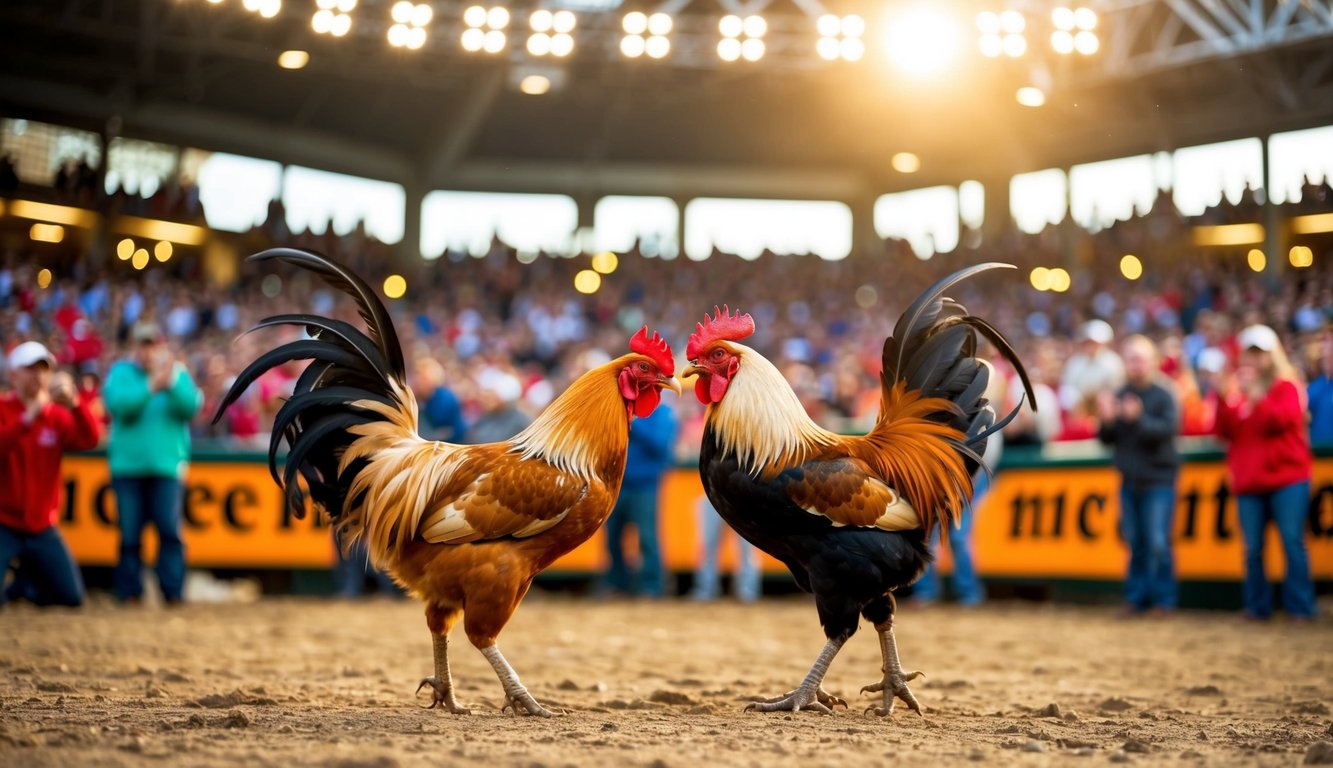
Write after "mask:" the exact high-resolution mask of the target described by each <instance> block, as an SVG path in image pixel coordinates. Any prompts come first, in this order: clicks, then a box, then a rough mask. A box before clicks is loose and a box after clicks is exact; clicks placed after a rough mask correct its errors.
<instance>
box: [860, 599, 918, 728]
mask: <svg viewBox="0 0 1333 768" xmlns="http://www.w3.org/2000/svg"><path fill="white" fill-rule="evenodd" d="M875 631H877V632H879V650H880V653H881V654H882V655H883V656H884V666H883V671H884V679H883V680H881V681H880V682H878V683H873V684H871V685H867V686H866V687H864V688H862V689H861V693H881V692H882V693H883V694H884V706H882V707H873V706H872V707H869V708H867V709H866V712H867V713H869V712H874V713H875V714H876V715H879V716H880V717H885V716H887V715H891V714H893V705H894V703H895V699H902V700H903V703H904V704H906V705H907V706H908V707H910V708H911V709H912V711H914V712H916V713H917V714H918V715H919V714H921V705H920V704H919V703H917V700H916V696H913V695H912V689H911V688H908V687H907V682H908V681H909V680H915V679H917V678H918V677H925V675H923V674H922V673H920V672H903V667H902V664H901V663H900V662H899V661H898V643H897V641H896V640H894V637H893V614H889V617H888V618H887V619H886V620H885V621H883V622H882V623H879V624H876V625H875Z"/></svg>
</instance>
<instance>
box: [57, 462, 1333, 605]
mask: <svg viewBox="0 0 1333 768" xmlns="http://www.w3.org/2000/svg"><path fill="white" fill-rule="evenodd" d="M64 472H65V488H66V502H65V510H64V515H63V519H62V521H61V529H62V531H63V532H64V534H65V537H66V539H67V540H68V542H69V545H70V548H71V549H72V550H73V552H74V556H75V558H76V559H77V560H78V561H79V562H80V563H81V564H84V565H111V564H114V563H115V560H116V547H117V534H116V527H115V519H116V518H115V494H113V493H112V492H111V489H110V487H109V477H108V472H107V466H106V461H105V459H103V458H101V457H95V456H69V457H66V458H65V463H64ZM1225 478H1226V471H1225V468H1224V466H1223V465H1222V464H1221V463H1220V462H1201V463H1191V464H1187V465H1186V466H1185V468H1184V470H1183V472H1182V474H1181V480H1180V486H1179V488H1180V499H1179V504H1178V507H1177V512H1176V562H1177V570H1178V573H1179V576H1180V578H1182V579H1223V580H1227V579H1231V580H1236V579H1239V578H1240V577H1241V574H1242V555H1241V552H1242V549H1241V538H1240V531H1239V528H1238V525H1237V520H1236V502H1235V499H1234V498H1233V497H1232V496H1231V495H1230V493H1229V491H1228V490H1227V488H1226V483H1225ZM702 498H703V488H702V486H701V484H700V482H699V475H698V472H696V471H693V470H687V469H681V470H676V471H673V472H670V473H668V475H667V477H666V479H665V481H664V483H663V487H662V497H661V515H660V520H659V523H660V527H661V538H662V549H663V553H664V557H665V559H666V564H667V567H668V568H670V569H671V570H674V571H689V570H692V569H693V568H694V567H695V565H696V563H697V562H698V560H699V552H700V546H701V543H700V535H699V531H700V521H701V517H700V515H701V514H702V511H701V509H700V501H701V500H702ZM1118 507H1119V501H1118V478H1117V475H1116V473H1115V471H1114V470H1113V469H1112V468H1110V467H1109V466H1092V467H1040V468H1014V469H1005V470H1003V471H1001V472H1000V473H999V474H998V475H997V476H996V482H995V485H994V486H993V488H992V489H991V492H990V493H989V494H987V496H986V498H985V500H984V501H983V503H982V504H981V507H980V509H979V510H978V512H977V518H976V525H975V533H974V545H975V553H976V559H977V565H978V570H979V571H980V573H981V574H982V575H983V576H995V577H1035V578H1054V579H1060V578H1070V579H1111V580H1115V579H1119V578H1121V577H1122V576H1123V574H1124V569H1125V562H1126V552H1125V550H1124V548H1123V546H1122V545H1121V544H1120V541H1119V538H1118V534H1117V532H1116V520H1117V518H1118V516H1119V509H1118ZM1269 535H1270V541H1269V542H1268V544H1269V557H1268V567H1269V570H1270V575H1271V576H1273V577H1274V578H1277V577H1280V576H1281V573H1282V567H1283V560H1282V557H1281V549H1280V547H1279V546H1278V544H1277V538H1276V532H1274V531H1270V534H1269ZM725 536H726V538H725V539H724V545H723V552H722V557H721V567H722V569H723V570H724V571H727V570H730V569H732V568H733V567H734V563H735V561H736V547H735V538H736V537H735V534H734V533H731V532H730V531H727V532H726V534H725ZM184 537H185V542H186V546H187V548H188V549H187V553H188V557H189V561H190V563H191V564H192V565H195V566H199V567H232V568H327V567H329V566H330V564H331V563H332V562H333V544H332V537H331V535H330V532H329V530H328V528H327V527H326V526H324V525H321V524H320V523H319V522H318V521H316V520H315V519H314V516H313V515H308V516H306V518H305V519H302V520H297V519H295V518H294V517H293V516H291V515H290V514H288V513H285V512H283V511H282V498H281V494H280V493H279V491H278V489H277V487H276V486H275V485H274V483H273V481H272V479H271V478H270V477H269V475H268V468H267V467H266V466H265V465H264V464H262V463H259V462H254V461H248V460H237V461H197V462H195V463H194V464H193V465H192V466H191V468H190V474H189V477H188V479H187V482H186V498H185V525H184ZM147 538H148V539H149V543H148V547H149V553H150V556H151V552H152V551H153V550H152V547H153V543H152V541H151V538H152V537H151V535H149V536H148V537H147ZM1307 543H1308V546H1309V549H1310V562H1311V565H1312V567H1313V570H1314V573H1315V577H1316V578H1319V579H1333V458H1321V459H1318V460H1317V461H1316V462H1315V482H1314V484H1313V485H1312V491H1311V515H1310V522H1309V526H1308V530H1307ZM605 551H606V543H605V541H604V539H603V537H602V534H601V533H600V532H599V533H598V534H597V535H596V536H594V537H593V538H592V539H591V540H589V541H588V542H586V543H585V544H584V545H583V546H581V547H579V548H578V549H576V550H575V551H573V552H571V553H570V554H568V555H567V556H565V557H564V558H562V559H561V560H559V561H558V562H557V563H556V564H555V566H554V567H553V570H555V571H567V572H592V571H597V570H600V569H601V568H602V566H603V564H604V563H605V562H606V556H605ZM943 557H944V565H945V567H946V568H947V564H948V554H947V552H945V553H944V555H943ZM763 566H764V569H765V570H766V571H770V572H775V573H777V572H782V571H783V570H784V569H783V567H782V566H781V565H780V564H779V563H777V562H776V561H774V560H772V559H771V558H768V557H765V558H763Z"/></svg>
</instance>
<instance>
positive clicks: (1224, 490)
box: [1213, 482, 1234, 541]
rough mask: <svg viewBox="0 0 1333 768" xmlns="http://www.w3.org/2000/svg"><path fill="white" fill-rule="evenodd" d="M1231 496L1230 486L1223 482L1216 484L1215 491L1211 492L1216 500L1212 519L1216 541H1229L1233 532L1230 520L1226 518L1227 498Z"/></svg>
mask: <svg viewBox="0 0 1333 768" xmlns="http://www.w3.org/2000/svg"><path fill="white" fill-rule="evenodd" d="M1230 498H1231V487H1230V486H1228V485H1227V484H1226V483H1225V482H1224V483H1222V484H1221V485H1219V486H1217V493H1214V494H1213V499H1214V500H1216V501H1217V505H1216V506H1215V507H1214V510H1215V514H1216V517H1215V518H1214V520H1213V532H1214V534H1215V535H1216V536H1217V540H1218V541H1230V540H1231V537H1232V536H1233V535H1234V532H1233V531H1232V530H1231V521H1230V520H1228V519H1227V500H1228V499H1230Z"/></svg>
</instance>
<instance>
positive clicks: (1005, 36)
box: [977, 9, 1028, 59]
mask: <svg viewBox="0 0 1333 768" xmlns="http://www.w3.org/2000/svg"><path fill="white" fill-rule="evenodd" d="M977 30H978V31H979V32H980V33H981V37H980V38H978V39H977V45H978V47H979V48H980V49H981V55H983V56H986V57H987V58H991V59H997V58H999V57H1000V56H1008V57H1010V58H1015V59H1016V58H1018V57H1019V56H1022V55H1023V54H1024V53H1027V49H1028V41H1027V37H1026V36H1025V32H1026V30H1027V19H1026V18H1024V16H1023V14H1021V13H1019V12H1018V11H1015V10H1012V9H1011V10H1007V11H1004V12H1002V13H995V12H994V11H983V12H981V13H978V14H977Z"/></svg>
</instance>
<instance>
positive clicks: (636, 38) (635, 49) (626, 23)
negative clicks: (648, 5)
mask: <svg viewBox="0 0 1333 768" xmlns="http://www.w3.org/2000/svg"><path fill="white" fill-rule="evenodd" d="M620 26H621V28H622V29H624V30H625V36H624V37H622V38H621V39H620V52H621V53H622V54H624V56H625V57H626V58H629V59H637V58H639V57H640V56H643V55H644V54H647V55H648V57H649V58H653V59H661V58H664V57H665V56H666V55H667V54H668V53H670V51H671V40H670V39H668V38H667V35H668V34H670V33H671V29H672V27H674V26H675V20H674V19H672V18H671V16H670V15H668V14H665V13H654V14H653V15H652V16H647V15H645V14H643V13H640V12H639V11H633V12H631V13H627V14H625V18H624V19H622V20H621V23H620Z"/></svg>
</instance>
